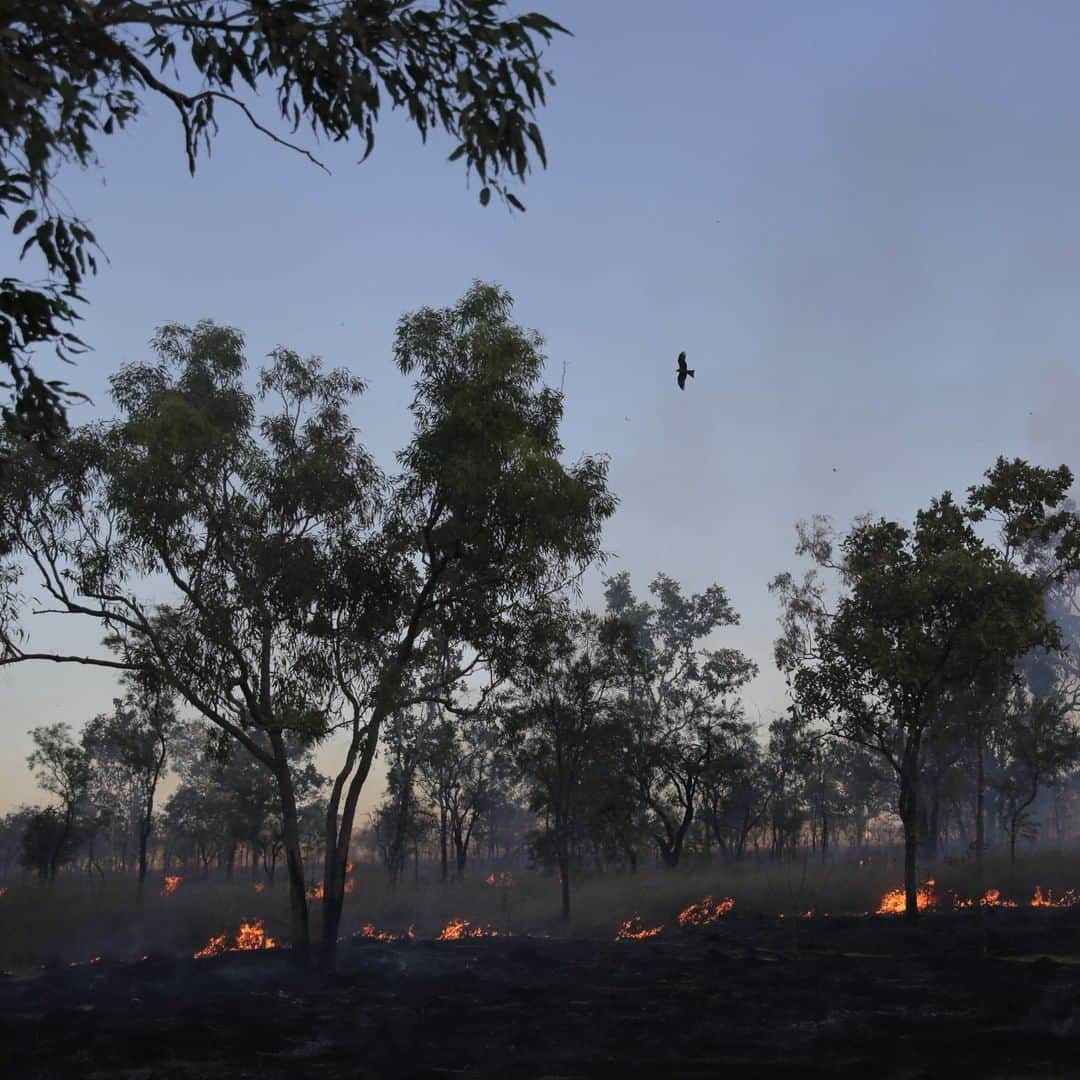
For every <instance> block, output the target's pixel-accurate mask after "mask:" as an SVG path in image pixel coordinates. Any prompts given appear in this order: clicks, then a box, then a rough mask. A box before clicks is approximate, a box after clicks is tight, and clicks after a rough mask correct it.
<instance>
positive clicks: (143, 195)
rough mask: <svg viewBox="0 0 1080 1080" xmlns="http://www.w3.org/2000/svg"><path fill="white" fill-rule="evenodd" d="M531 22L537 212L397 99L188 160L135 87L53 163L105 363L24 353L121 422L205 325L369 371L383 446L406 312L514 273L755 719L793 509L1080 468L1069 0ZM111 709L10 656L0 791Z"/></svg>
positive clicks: (572, 399)
mask: <svg viewBox="0 0 1080 1080" xmlns="http://www.w3.org/2000/svg"><path fill="white" fill-rule="evenodd" d="M515 6H516V8H517V9H518V10H525V9H532V8H535V9H537V10H542V11H544V12H545V13H547V14H549V15H551V16H553V17H554V18H556V19H559V20H560V21H562V22H564V23H565V24H566V25H567V26H568V27H569V28H570V29H571V30H573V32H574V35H575V36H574V37H573V38H568V39H563V40H559V41H557V42H556V43H555V44H554V45H553V46H552V47H551V48H550V50H549V52H548V54H547V55H548V61H549V65H550V66H551V67H552V68H553V70H554V71H555V73H556V76H557V79H558V85H557V86H556V87H555V88H554V89H553V90H552V91H551V95H550V103H549V106H548V107H547V108H546V109H544V110H543V111H542V113H541V115H540V117H539V122H540V124H541V127H542V130H543V132H544V137H545V140H546V143H547V147H548V154H549V160H550V168H549V170H548V171H547V172H539V173H536V174H534V175H533V176H532V177H531V179H530V180H529V182H528V184H527V186H526V187H525V188H524V190H523V191H522V192H521V196H522V199H523V201H524V202H525V203H526V205H527V207H528V212H527V213H526V214H524V215H521V214H518V215H514V216H508V214H507V213H506V212H505V211H504V210H503V209H502V208H501V206H497V205H495V204H493V205H492V206H490V207H488V208H487V209H486V210H484V209H482V208H480V206H479V205H478V203H477V200H476V190H477V185H476V184H475V182H474V184H473V187H472V190H466V187H465V180H464V175H463V170H462V169H461V168H460V166H459V164H453V165H451V164H448V163H447V162H446V160H445V158H446V154H447V152H448V150H449V149H450V144H448V143H446V142H445V140H442V139H439V138H436V139H433V140H431V142H430V143H429V145H427V146H423V145H421V144H420V141H419V138H418V136H417V135H416V133H415V131H414V130H413V129H412V128H411V127H410V126H409V125H408V123H407V121H406V119H405V118H404V117H403V116H402V115H400V114H393V113H386V114H384V116H383V118H382V120H381V122H380V126H379V128H378V132H377V142H376V148H375V152H374V154H373V156H372V157H371V158H370V159H369V161H368V162H367V163H365V164H364V165H363V166H356V165H355V161H356V159H357V158H358V157H359V152H358V150H357V149H356V148H352V149H349V150H344V149H342V148H341V147H340V146H338V147H325V146H323V147H316V146H314V144H312V143H310V142H309V143H308V145H310V146H311V147H312V149H314V150H315V151H316V153H317V154H319V155H320V156H321V157H323V159H324V160H325V161H326V162H327V163H328V164H329V165H330V167H331V169H332V172H333V175H332V176H329V177H328V176H326V174H325V173H323V172H321V171H319V170H318V169H316V168H315V167H314V166H312V165H311V164H310V163H308V162H307V161H305V160H304V159H302V158H301V157H300V156H298V155H296V154H294V153H291V152H289V151H287V150H284V149H282V148H281V147H278V146H274V145H272V144H271V143H269V142H268V141H267V140H265V139H264V138H262V137H260V136H259V135H257V134H256V133H254V132H252V131H251V130H250V129H249V128H248V127H247V126H246V122H245V121H244V120H243V119H242V118H241V117H239V116H234V115H231V114H229V113H228V112H227V111H225V110H224V109H223V110H222V113H221V117H220V119H221V121H222V132H221V135H220V137H219V139H218V140H217V142H216V144H215V147H214V152H213V156H212V157H211V158H210V159H209V160H206V159H203V160H202V161H201V163H200V166H199V171H198V173H197V175H196V177H195V178H194V179H192V178H190V177H189V176H188V173H187V170H186V165H185V159H184V152H183V142H182V137H181V133H180V131H179V128H178V126H177V123H176V120H175V116H174V115H173V114H172V113H171V112H170V111H169V109H167V108H165V107H163V106H159V105H157V104H152V105H151V107H150V108H148V110H147V112H146V113H145V114H144V116H143V117H142V119H141V121H140V122H138V123H137V124H136V125H135V126H134V127H132V128H131V129H129V131H127V132H125V133H123V134H121V135H118V136H114V137H112V138H110V139H105V140H103V142H102V146H101V148H100V149H101V157H102V162H103V168H102V169H101V170H99V171H89V172H86V173H79V172H72V173H70V174H67V175H64V176H62V178H61V182H60V187H61V189H62V191H63V193H64V194H65V195H66V196H67V198H68V200H69V201H70V202H71V204H72V206H73V207H74V208H75V209H76V210H77V211H78V212H80V213H81V214H82V215H83V216H84V217H85V218H86V219H88V220H89V222H90V223H91V225H92V227H93V228H94V229H95V230H96V231H97V234H98V237H99V239H100V240H101V242H102V244H103V246H104V248H105V251H106V253H107V254H108V256H109V259H110V260H111V261H110V263H109V264H108V265H105V266H103V267H102V269H101V271H100V273H99V275H98V277H97V278H96V279H95V280H93V281H91V282H90V283H89V285H88V287H87V289H86V295H87V296H88V298H89V300H90V305H89V307H88V309H87V316H86V319H85V321H84V322H83V324H82V326H81V334H82V336H83V337H84V338H85V339H86V340H87V341H88V342H89V343H91V344H92V345H93V346H94V348H95V352H94V353H93V354H90V355H89V356H86V357H84V358H83V359H82V360H81V361H80V363H79V365H78V367H77V368H75V369H68V370H67V371H66V372H63V373H60V372H58V371H57V370H56V369H57V368H58V367H59V365H57V364H50V363H43V364H42V365H41V366H42V368H43V369H44V370H48V371H49V372H50V374H62V375H63V377H68V378H69V379H70V380H71V381H72V383H73V384H74V385H76V386H78V387H79V388H80V389H83V390H85V391H87V392H89V393H90V394H91V396H92V397H93V398H94V402H95V404H94V406H93V407H86V406H84V407H81V408H77V409H75V410H73V419H74V420H76V421H80V420H84V419H88V418H90V417H92V416H95V415H103V414H108V413H109V412H110V411H111V410H110V406H109V403H108V399H107V396H106V393H105V386H106V379H107V377H108V375H109V374H111V373H112V372H114V371H115V370H116V369H117V367H118V366H119V365H120V364H121V363H123V362H125V361H131V360H136V359H141V358H145V357H147V356H148V355H149V352H148V349H147V344H146V343H147V341H148V340H149V338H150V336H151V335H152V333H153V331H154V328H155V327H156V326H158V325H159V324H161V323H162V322H165V321H178V322H189V323H190V322H194V321H195V320H197V319H199V318H203V317H209V318H212V319H215V320H217V321H219V322H223V323H228V324H231V325H234V326H237V327H239V328H240V329H241V330H243V332H244V333H245V335H246V338H247V342H248V347H249V349H248V355H249V357H250V358H251V360H252V361H253V362H258V361H259V360H260V359H261V358H262V357H263V356H264V355H265V354H266V353H267V352H268V351H269V350H270V349H271V348H273V347H274V346H275V345H277V344H282V345H287V346H289V347H292V348H295V349H297V350H298V351H300V352H302V353H305V354H307V353H316V354H318V355H320V356H322V357H323V358H324V360H325V362H326V363H327V364H328V365H331V366H339V365H345V366H348V367H350V368H351V369H352V370H354V371H355V372H357V373H359V374H361V375H362V376H363V377H364V378H365V379H366V380H368V383H369V391H368V394H367V395H366V396H365V398H364V399H362V401H361V402H360V404H359V406H358V408H357V410H356V414H355V418H356V422H357V424H358V426H359V427H360V429H361V431H362V434H363V438H364V439H365V440H366V441H367V443H368V444H369V445H370V446H371V448H372V449H373V450H374V451H375V452H376V453H377V455H378V456H379V457H380V459H381V460H382V462H383V463H384V464H385V465H387V466H390V465H392V456H391V455H392V453H393V451H394V450H395V449H396V448H398V447H400V446H401V445H403V444H404V443H405V442H406V441H407V439H408V435H409V430H410V428H409V416H408V413H407V411H406V406H407V403H408V400H409V384H408V383H407V382H406V381H405V380H404V379H402V378H401V376H400V375H399V374H398V373H397V372H396V370H395V368H394V366H393V363H392V360H391V354H390V347H391V342H392V337H393V330H394V327H395V324H396V322H397V320H398V319H399V318H400V316H401V315H402V314H404V313H406V312H410V311H413V310H415V309H416V308H418V307H421V306H424V305H433V306H447V305H450V304H452V303H454V302H455V301H456V300H457V299H458V298H459V297H460V296H461V295H462V293H463V292H464V291H465V290H466V289H467V288H468V286H469V284H470V282H471V281H472V280H473V279H474V278H480V279H482V280H486V281H495V282H498V283H500V284H501V285H503V286H505V287H506V288H507V289H509V291H510V292H511V294H512V295H513V296H514V297H515V299H516V301H517V303H516V308H515V315H516V319H517V320H518V321H519V322H521V323H522V324H524V325H526V326H529V327H533V328H536V329H538V330H539V331H541V333H543V334H544V336H545V338H546V341H547V354H548V356H549V371H548V380H549V381H550V382H552V383H554V384H556V385H557V384H558V382H559V380H560V377H561V373H562V366H563V364H564V363H565V364H566V380H565V389H566V397H567V402H566V420H565V425H564V429H563V432H564V442H565V444H566V448H567V454H568V457H570V458H576V457H577V456H578V455H579V454H581V453H583V452H589V453H596V452H605V453H608V454H610V455H611V459H612V467H611V477H610V479H611V485H612V487H613V489H614V491H615V492H616V493H617V494H618V496H619V498H620V500H621V503H620V507H619V510H618V512H617V514H616V516H615V518H614V519H613V520H612V522H611V523H610V526H609V528H608V530H607V533H606V539H605V546H606V548H607V549H608V550H609V551H611V552H612V553H613V558H612V559H611V561H610V562H609V564H608V568H607V570H608V572H615V571H617V570H620V569H627V570H629V571H630V573H631V575H632V578H633V581H634V584H635V586H636V587H637V589H638V590H639V592H642V593H644V592H645V591H646V586H647V583H648V582H649V581H650V580H651V578H652V576H653V575H654V574H655V573H656V572H657V571H658V570H664V571H665V572H667V573H669V574H671V575H672V576H673V577H675V578H676V579H677V580H678V581H680V582H681V583H682V584H683V585H684V587H685V588H686V589H687V590H688V591H698V590H701V589H703V588H705V587H706V586H707V585H709V584H711V583H713V582H716V583H719V584H721V585H723V586H724V587H725V588H726V589H727V590H728V591H729V594H730V595H731V597H732V599H733V602H734V604H735V606H736V608H737V610H738V611H739V613H740V614H741V616H742V624H741V626H739V627H737V628H734V629H731V630H728V631H727V632H725V633H724V634H723V635H722V636H721V637H719V638H718V640H717V642H716V643H717V644H724V645H729V646H734V647H739V648H742V649H743V650H744V651H746V652H747V653H748V654H749V655H750V656H752V657H753V658H754V659H755V660H756V661H757V662H758V663H759V665H760V666H761V672H762V673H761V676H760V677H759V678H758V679H757V680H756V681H755V682H754V683H753V684H752V686H751V687H750V689H749V692H748V693H747V694H746V698H745V700H746V704H747V711H748V713H749V715H750V716H751V717H752V718H754V717H756V716H757V715H758V714H759V712H760V715H761V718H762V719H763V720H768V719H769V718H770V717H771V716H772V715H773V713H774V712H775V711H777V710H779V709H782V708H783V706H784V704H785V702H784V697H783V687H782V683H781V681H780V679H779V678H778V676H777V675H776V672H775V669H774V668H773V665H772V660H771V643H772V639H773V637H774V636H775V632H776V614H777V607H776V603H775V600H774V598H773V597H771V596H770V595H769V594H768V593H767V591H766V584H767V582H768V581H769V579H770V578H771V577H772V576H773V575H775V574H776V573H777V572H778V571H780V570H783V569H786V568H795V566H796V563H795V560H794V556H793V554H792V545H793V541H794V529H793V525H794V523H795V521H796V520H798V519H799V518H802V517H806V516H809V515H810V514H813V513H815V512H820V513H827V514H830V515H832V516H833V518H834V519H835V520H836V521H837V522H838V523H839V524H841V525H846V524H847V523H849V522H850V520H851V518H852V517H853V516H854V515H855V514H856V513H859V512H861V511H865V510H869V511H872V512H873V513H875V514H882V515H886V516H889V517H896V518H899V519H900V520H902V521H905V522H906V521H908V520H909V519H910V518H911V517H912V515H913V514H914V511H915V510H916V509H917V508H918V507H920V506H923V505H925V504H926V502H927V501H928V500H929V499H930V498H931V497H932V496H934V495H936V494H940V492H941V491H942V490H944V489H946V488H951V489H952V490H954V491H956V492H958V493H961V492H962V491H963V489H964V488H965V487H966V486H967V485H968V484H972V483H975V482H977V481H978V480H979V479H980V476H981V474H982V472H983V471H984V470H985V469H986V468H988V467H989V466H990V465H991V464H992V463H993V461H994V458H995V457H996V456H997V455H998V454H1006V455H1008V456H1021V457H1024V458H1027V459H1028V460H1030V461H1033V462H1035V463H1038V464H1042V465H1049V466H1052V465H1058V464H1060V463H1062V462H1065V463H1067V464H1069V465H1070V466H1071V467H1074V468H1076V467H1078V466H1080V456H1078V454H1077V434H1076V428H1075V421H1074V416H1075V402H1076V401H1077V400H1078V397H1080V375H1078V367H1077V363H1076V348H1077V344H1078V343H1080V304H1078V303H1077V287H1078V283H1080V215H1078V214H1077V212H1076V205H1077V195H1078V192H1080V117H1078V113H1077V102H1078V101H1080V68H1078V66H1077V64H1076V62H1075V52H1076V41H1077V40H1078V32H1080V6H1077V5H1076V4H1073V3H1068V2H1061V3H1051V2H1040V3H1037V4H1026V5H1020V4H1015V3H992V2H989V0H979V2H970V3H958V2H956V3H949V2H943V0H932V2H925V3H921V2H916V0H905V2H904V3H895V2H893V3H883V2H877V3H875V2H868V0H851V2H844V3H839V2H836V3H828V2H820V0H819V2H815V3H813V4H808V3H805V2H804V0H790V2H779V0H772V2H770V3H768V4H761V3H753V2H745V3H721V2H718V0H679V2H671V3H668V4H665V5H663V18H662V19H661V17H660V16H659V15H658V13H657V12H658V8H657V5H656V4H655V3H654V2H652V0H648V2H646V0H633V2H631V0H590V2H589V3H587V4H585V3H580V2H572V0H533V2H532V3H529V4H527V5H515ZM259 106H260V109H259V115H260V117H261V118H262V119H264V120H267V121H271V120H272V119H273V116H274V105H273V101H272V99H271V98H269V97H267V98H264V99H262V100H261V101H260V102H259ZM9 262H10V260H9ZM12 269H13V267H12V266H10V265H9V266H8V267H7V271H8V272H10V271H11V270H12ZM24 273H26V274H27V276H31V277H36V276H38V274H39V267H37V266H36V265H35V266H30V265H29V264H28V265H27V267H26V270H25V271H24ZM680 349H685V350H686V351H687V353H688V356H689V360H690V364H691V366H692V367H695V368H696V369H697V376H696V378H695V379H694V380H692V381H691V382H690V383H689V384H688V387H687V390H686V392H685V393H680V392H679V391H678V389H677V388H676V386H675V380H674V364H675V356H676V354H677V353H678V352H679V350H680ZM834 469H835V471H834ZM600 598H601V581H600V573H599V572H597V573H595V574H593V575H592V576H591V577H590V579H589V582H588V586H587V589H586V599H587V600H589V601H591V602H593V603H598V602H599V601H600ZM96 638H97V635H96V634H94V633H88V632H86V631H81V632H80V631H77V630H75V629H74V628H71V627H66V628H65V627H63V626H49V625H46V624H43V625H42V626H41V627H40V628H38V629H37V630H36V637H35V641H36V643H37V644H38V645H39V646H41V647H46V646H55V647H63V648H66V649H75V648H80V647H81V648H84V649H85V648H88V647H91V646H93V644H94V642H95V641H96ZM113 693H114V682H113V680H112V678H111V677H109V676H107V675H104V674H101V673H97V672H92V671H86V670H82V669H78V668H74V667H67V668H56V667H30V666H23V667H21V668H20V669H15V670H11V669H8V670H4V671H0V733H2V735H3V738H4V742H3V745H4V748H5V753H4V755H3V757H2V759H0V810H2V809H6V808H7V807H9V806H11V805H14V804H17V803H19V802H23V801H27V800H34V799H37V798H39V795H38V793H37V792H36V791H35V787H34V783H33V780H32V778H31V777H30V776H29V774H28V772H27V769H26V765H25V757H26V754H27V753H28V752H29V749H30V741H29V739H28V738H27V736H26V734H25V733H26V731H27V729H29V728H30V727H32V726H34V725H36V724H43V723H51V722H54V721H57V720H67V721H69V722H70V723H71V724H72V725H73V726H75V727H79V726H80V725H81V724H82V723H83V722H84V721H85V720H86V719H88V718H89V717H91V716H92V715H93V714H94V713H95V712H98V711H101V710H103V709H105V708H107V707H108V706H109V703H110V700H111V698H112V696H113ZM380 783H381V780H380ZM377 787H378V785H374V786H373V787H372V789H371V790H370V792H369V798H368V799H367V800H365V802H366V804H368V805H369V804H370V801H371V798H373V797H376V796H377V795H378V794H380V792H379V791H378V790H376V789H377Z"/></svg>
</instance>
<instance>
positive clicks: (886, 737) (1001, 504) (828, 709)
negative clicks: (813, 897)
mask: <svg viewBox="0 0 1080 1080" xmlns="http://www.w3.org/2000/svg"><path fill="white" fill-rule="evenodd" d="M986 479H987V483H986V484H984V485H981V486H974V487H972V488H970V489H969V491H968V502H967V504H966V505H965V506H960V505H958V504H957V503H956V502H955V501H954V500H953V498H952V495H951V494H950V493H948V492H946V493H945V494H944V495H942V496H941V497H940V498H937V499H934V500H932V502H931V504H930V506H929V508H928V509H926V510H922V511H919V513H918V514H917V515H916V519H915V525H914V528H913V529H907V528H904V527H903V526H901V525H900V524H898V523H897V522H893V521H887V520H884V519H882V520H880V521H871V520H868V519H862V520H861V521H859V522H857V523H856V525H855V527H854V528H853V529H852V530H851V532H850V533H849V534H848V535H847V536H846V537H845V538H844V539H843V540H842V542H841V544H840V549H841V555H840V558H839V560H838V561H834V558H833V538H832V537H831V536H830V535H829V532H828V528H827V522H826V521H825V520H824V519H817V520H816V521H815V523H814V525H813V526H811V527H806V526H803V527H802V528H800V533H799V535H800V542H799V548H798V550H800V551H801V552H803V553H808V554H810V555H811V556H812V557H813V558H814V561H815V562H816V563H817V565H818V566H819V567H829V568H833V569H836V570H838V571H839V575H840V579H841V584H842V586H843V592H842V594H841V595H840V597H839V599H838V600H837V602H836V604H835V607H834V609H833V610H831V611H830V610H829V609H828V608H827V606H826V604H825V602H824V587H823V586H822V584H821V582H820V580H819V579H818V577H817V576H816V571H811V572H810V573H809V574H808V575H807V577H806V578H804V580H803V582H802V583H801V584H797V583H795V581H794V580H793V579H792V577H791V575H790V574H782V575H780V576H779V577H777V578H776V579H775V580H774V581H773V583H772V585H771V586H770V588H771V589H772V590H773V591H776V592H778V593H779V594H780V596H781V600H782V604H783V613H782V619H781V622H782V627H783V633H782V636H781V638H780V639H779V640H778V642H777V645H776V658H777V663H778V666H779V667H780V668H781V670H783V671H785V672H786V674H787V675H788V677H789V685H790V686H791V690H792V696H793V700H794V704H795V708H796V709H797V710H798V712H799V713H800V715H802V716H803V717H805V718H806V719H807V720H808V721H821V722H824V723H826V724H827V725H828V727H829V728H830V729H831V730H832V731H833V732H834V733H836V734H838V735H840V736H842V737H844V738H847V739H850V740H851V741H853V742H856V743H860V744H862V745H864V746H867V747H869V748H871V749H873V750H874V751H875V752H876V753H879V754H880V755H881V756H882V757H883V758H884V760H885V761H886V762H887V763H888V765H889V767H890V768H891V770H892V771H893V773H894V775H895V778H896V781H897V787H898V804H897V805H898V811H899V815H900V819H901V823H902V826H903V832H904V849H905V858H904V888H905V895H906V903H905V913H906V918H907V919H908V920H909V921H914V920H915V919H916V917H917V904H916V889H917V880H916V858H917V846H918V827H919V801H918V792H919V780H920V771H921V767H922V761H923V750H924V745H925V741H926V738H927V733H928V731H929V730H930V729H931V726H932V725H934V724H935V723H939V722H940V721H941V718H942V717H943V716H944V715H945V707H946V705H947V703H948V701H949V699H950V696H951V695H953V694H955V693H956V692H957V691H958V690H961V689H964V688H966V687H968V686H970V685H971V684H972V683H973V682H977V681H979V680H981V679H990V680H999V679H1001V678H1002V675H1003V673H1006V672H1009V671H1012V670H1013V665H1014V664H1015V663H1016V661H1018V660H1019V659H1020V658H1021V657H1022V656H1024V655H1025V654H1027V653H1028V652H1030V651H1031V650H1033V649H1036V648H1040V649H1044V650H1049V649H1053V648H1056V647H1059V645H1060V634H1059V631H1058V627H1057V625H1056V624H1055V623H1054V622H1053V621H1052V620H1050V619H1049V618H1048V617H1047V615H1046V612H1045V609H1044V589H1045V586H1046V580H1045V579H1044V578H1042V577H1040V576H1037V575H1034V574H1030V573H1025V572H1024V571H1023V570H1022V569H1019V568H1018V567H1017V566H1015V565H1014V564H1013V561H1012V559H1011V558H1010V545H1014V544H1017V543H1019V542H1021V541H1023V540H1026V539H1027V538H1029V537H1031V536H1032V535H1036V534H1038V535H1042V536H1044V537H1050V536H1054V535H1059V540H1058V543H1057V545H1056V548H1055V551H1056V555H1057V557H1058V560H1059V564H1058V566H1057V567H1055V569H1054V571H1053V574H1054V575H1056V576H1060V575H1062V574H1065V573H1067V572H1068V571H1069V569H1070V568H1071V567H1072V566H1073V564H1074V563H1075V560H1076V555H1077V550H1078V548H1077V543H1078V540H1080V529H1078V527H1077V522H1076V519H1075V518H1074V517H1073V516H1072V515H1071V514H1068V513H1064V514H1063V513H1061V512H1060V511H1058V512H1050V513H1048V510H1049V511H1055V510H1056V508H1058V507H1060V506H1061V504H1062V501H1063V499H1064V497H1065V492H1066V491H1067V489H1068V486H1069V485H1070V484H1071V482H1072V477H1071V474H1070V473H1069V470H1068V469H1066V468H1065V467H1064V466H1063V467H1062V468H1061V469H1058V470H1047V469H1039V468H1035V467H1033V466H1029V465H1027V464H1026V463H1024V462H1006V461H1005V460H1004V459H998V462H997V463H996V465H995V466H994V468H993V469H991V470H989V471H988V472H987V473H986ZM990 514H996V515H1000V516H1001V517H1002V518H1003V519H1004V526H1003V530H1004V534H1005V538H1006V546H1005V548H1004V550H1002V549H999V548H996V547H994V546H993V545H992V544H989V543H987V542H985V541H984V540H983V539H982V538H981V537H980V536H979V535H978V534H977V532H976V530H975V528H974V526H975V525H976V524H978V523H979V522H981V521H983V520H984V519H985V518H986V517H987V516H988V515H990Z"/></svg>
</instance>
